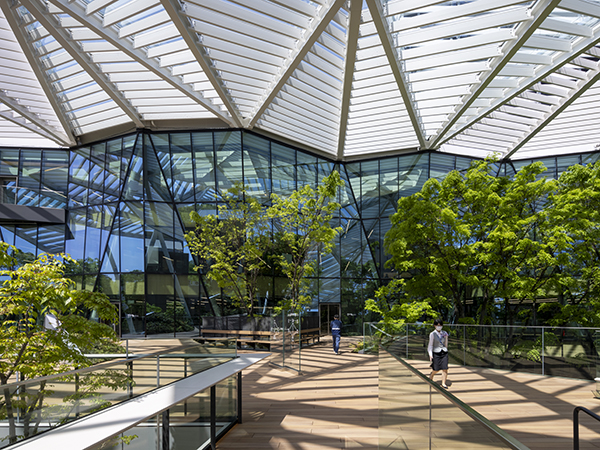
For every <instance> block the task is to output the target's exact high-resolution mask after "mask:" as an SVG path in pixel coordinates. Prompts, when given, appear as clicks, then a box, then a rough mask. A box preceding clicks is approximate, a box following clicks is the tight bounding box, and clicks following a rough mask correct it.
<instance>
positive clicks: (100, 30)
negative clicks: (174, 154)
mask: <svg viewBox="0 0 600 450" xmlns="http://www.w3.org/2000/svg"><path fill="white" fill-rule="evenodd" d="M27 1H31V0H27ZM48 2H49V3H52V4H53V5H55V6H56V7H58V8H60V9H62V10H63V11H64V12H65V13H66V14H69V15H70V16H71V17H73V18H74V19H75V20H77V21H78V22H80V23H81V24H82V25H85V26H86V27H88V28H90V29H91V30H92V31H93V32H94V33H96V34H97V35H98V36H100V37H101V38H102V39H105V40H106V41H107V42H109V43H111V44H112V45H114V46H115V47H117V48H118V49H119V50H121V51H122V52H123V53H125V54H126V55H128V56H130V57H131V58H133V59H134V60H135V61H136V62H137V63H139V64H141V65H142V66H144V67H145V68H146V69H148V70H150V71H151V72H152V73H154V74H156V75H157V76H159V77H160V79H161V80H164V81H166V82H167V83H168V84H170V85H171V86H173V87H174V88H175V89H177V90H179V91H180V92H182V93H184V94H185V95H187V96H188V97H189V98H191V99H192V100H194V101H195V102H196V103H198V104H200V105H202V106H203V107H205V108H206V109H207V110H208V111H210V112H211V113H213V114H214V115H216V116H217V117H218V118H219V119H221V120H223V121H224V122H227V123H228V124H230V125H232V126H235V122H234V121H233V120H232V118H231V117H230V116H229V115H227V114H224V113H223V111H222V110H221V109H220V108H219V106H218V105H215V104H213V103H212V102H211V101H210V100H208V99H206V98H204V97H203V96H202V94H200V93H199V92H196V91H194V90H193V89H192V87H191V86H189V85H187V84H184V83H183V81H182V80H181V79H180V78H179V77H174V76H172V74H171V73H170V71H169V70H168V69H166V68H164V67H160V64H159V63H158V61H157V60H156V59H154V58H148V56H147V55H146V53H145V52H144V51H142V50H139V49H136V48H134V47H133V42H131V41H130V40H129V39H120V38H119V33H118V31H116V30H115V29H114V28H113V27H104V25H103V23H102V20H100V19H99V18H98V17H96V16H95V15H94V14H90V15H87V14H86V12H85V9H84V6H82V5H81V4H79V3H78V2H71V1H69V0H48Z"/></svg>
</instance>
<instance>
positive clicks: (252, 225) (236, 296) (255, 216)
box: [185, 184, 270, 315]
mask: <svg viewBox="0 0 600 450" xmlns="http://www.w3.org/2000/svg"><path fill="white" fill-rule="evenodd" d="M247 194H248V193H247V191H246V189H245V188H243V187H242V186H240V185H239V184H238V185H236V186H234V187H233V188H231V189H229V190H228V191H226V193H225V195H224V197H223V200H224V203H223V204H221V205H219V207H218V214H217V215H216V216H215V215H209V216H206V217H203V216H200V215H199V214H198V213H197V212H195V211H192V212H191V213H190V218H191V220H192V221H193V222H194V224H195V225H196V228H195V230H194V231H191V232H189V233H187V234H186V235H185V238H186V240H187V243H188V246H189V248H190V251H191V252H192V254H194V255H196V256H197V258H198V259H199V260H200V261H201V263H200V265H199V266H197V267H195V269H196V270H200V271H202V270H204V269H207V276H208V278H210V279H211V280H215V281H216V282H217V284H218V285H219V287H220V288H221V289H223V290H224V291H225V294H226V295H228V296H230V297H231V298H232V300H233V302H234V304H235V305H236V306H238V307H240V308H242V310H244V311H246V312H247V313H248V314H249V315H252V314H253V306H254V300H255V297H256V295H257V284H258V276H259V275H260V274H261V272H262V271H264V270H265V268H266V267H267V263H266V262H265V249H267V248H268V247H269V244H270V237H269V232H270V227H269V222H268V220H267V216H266V214H265V211H264V209H263V208H262V206H261V204H260V203H259V202H258V201H257V200H256V199H254V198H252V197H250V196H248V195H247Z"/></svg>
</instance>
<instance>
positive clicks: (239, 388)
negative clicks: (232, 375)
mask: <svg viewBox="0 0 600 450" xmlns="http://www.w3.org/2000/svg"><path fill="white" fill-rule="evenodd" d="M237 423H242V371H241V370H240V371H239V372H238V374H237Z"/></svg>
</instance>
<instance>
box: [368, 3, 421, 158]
mask: <svg viewBox="0 0 600 450" xmlns="http://www.w3.org/2000/svg"><path fill="white" fill-rule="evenodd" d="M366 2H367V6H368V7H369V10H370V11H371V16H372V18H373V23H374V24H375V28H376V29H377V33H378V34H379V36H380V37H381V43H382V45H383V48H384V50H385V55H386V56H387V59H388V62H389V63H390V67H391V68H392V72H393V74H394V78H395V80H396V84H397V85H398V89H399V90H400V94H401V95H402V100H403V101H404V106H405V107H406V111H407V112H408V116H409V117H410V121H411V123H412V125H413V128H414V130H415V134H416V135H417V139H418V140H419V145H420V146H421V149H426V148H428V143H427V140H426V138H425V130H424V128H423V126H422V124H421V121H420V120H419V116H418V114H417V107H416V105H415V102H414V100H413V98H412V97H411V95H410V93H409V92H408V80H407V79H406V75H405V73H404V71H403V70H402V68H401V67H400V64H401V62H400V58H399V55H398V53H397V51H396V47H395V45H394V42H393V39H392V36H391V34H390V31H389V29H388V26H387V23H386V21H385V15H384V12H383V9H382V8H381V2H380V1H379V0H366Z"/></svg>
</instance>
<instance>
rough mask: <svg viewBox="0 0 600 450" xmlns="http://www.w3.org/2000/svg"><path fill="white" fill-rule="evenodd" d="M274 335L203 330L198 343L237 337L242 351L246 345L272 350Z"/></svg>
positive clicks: (264, 332) (238, 345)
mask: <svg viewBox="0 0 600 450" xmlns="http://www.w3.org/2000/svg"><path fill="white" fill-rule="evenodd" d="M272 336H273V333H272V332H270V331H251V330H205V329H203V330H202V336H201V337H199V338H196V341H198V342H203V341H215V340H217V339H222V338H224V337H235V338H236V344H237V347H238V349H240V350H241V349H242V348H243V347H244V345H246V346H248V347H250V348H252V349H254V350H259V349H264V350H271V337H272Z"/></svg>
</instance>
